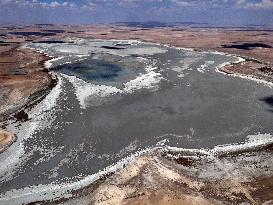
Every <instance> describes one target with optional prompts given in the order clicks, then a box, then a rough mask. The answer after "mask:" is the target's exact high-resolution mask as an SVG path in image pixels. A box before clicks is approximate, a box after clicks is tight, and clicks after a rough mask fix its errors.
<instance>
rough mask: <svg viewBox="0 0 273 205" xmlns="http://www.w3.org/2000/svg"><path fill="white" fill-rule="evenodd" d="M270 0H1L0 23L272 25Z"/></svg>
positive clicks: (272, 13)
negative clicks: (148, 22)
mask: <svg viewBox="0 0 273 205" xmlns="http://www.w3.org/2000/svg"><path fill="white" fill-rule="evenodd" d="M272 19H273V1H272V0H78V1H75V0H2V1H1V2H0V24H68V25H70V24H71V25H75V24H102V23H115V22H146V21H158V22H199V23H208V24H209V25H234V26H243V25H249V24H255V25H272V22H273V21H272Z"/></svg>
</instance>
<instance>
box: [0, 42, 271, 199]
mask: <svg viewBox="0 0 273 205" xmlns="http://www.w3.org/2000/svg"><path fill="white" fill-rule="evenodd" d="M73 42H74V43H62V44H57V43H56V44H54V43H50V44H46V43H35V44H28V45H27V47H30V48H33V49H37V50H40V51H41V52H45V53H47V54H48V55H50V56H54V57H55V58H56V60H55V61H50V62H48V64H47V66H48V67H50V68H51V69H52V70H53V71H52V72H54V73H56V75H58V78H59V83H58V85H57V86H56V87H55V88H54V89H53V90H52V92H51V93H50V94H49V95H48V96H47V97H46V99H44V100H43V101H42V102H41V103H40V104H38V105H36V106H35V107H34V108H32V109H29V110H28V113H29V116H30V120H29V121H27V122H20V123H18V122H12V121H11V122H10V123H9V126H8V129H10V130H12V131H14V132H15V133H16V135H17V136H18V140H17V141H16V142H15V143H14V144H13V145H12V146H11V147H10V148H9V149H8V150H7V151H6V152H5V153H3V154H1V155H0V164H1V166H0V180H1V185H0V194H1V195H0V202H1V204H20V203H23V202H30V201H32V200H39V199H45V198H47V197H48V198H50V197H53V195H52V194H53V193H54V192H57V193H58V192H59V193H62V191H60V190H66V189H70V188H73V187H72V186H75V187H76V188H79V187H81V186H83V185H84V184H85V183H86V181H84V180H85V179H86V178H88V177H89V178H88V180H90V181H92V177H90V176H95V175H94V174H96V173H99V171H101V170H103V169H104V168H106V167H107V166H110V165H113V164H115V163H117V162H118V161H120V160H122V159H124V158H126V157H128V156H130V155H131V154H134V153H136V152H138V151H140V150H143V149H146V148H152V147H155V146H161V145H162V146H164V145H168V146H172V147H179V148H188V149H201V148H213V147H214V146H217V145H224V144H232V143H240V142H244V141H245V140H246V139H247V137H248V136H249V135H258V134H259V133H268V134H271V133H273V127H272V123H271V122H272V119H273V113H272V111H270V110H271V107H270V104H268V103H266V102H265V101H264V100H263V99H265V98H266V97H269V96H271V95H272V89H271V88H270V87H267V86H265V85H263V84H259V83H256V82H254V81H250V80H246V79H241V78H237V77H230V76H227V75H224V74H222V73H218V72H216V71H215V69H216V67H217V66H219V65H221V64H223V63H225V62H235V61H237V60H238V59H237V58H236V57H233V56H226V55H223V54H218V53H206V52H196V51H192V50H183V49H176V48H170V47H166V46H162V45H155V44H149V43H141V42H137V41H129V42H128V41H102V40H93V41H88V40H82V39H78V40H75V39H74V40H73ZM117 45H118V46H119V47H120V46H122V47H123V49H114V48H113V47H115V46H117ZM119 47H118V48H119ZM94 179H95V177H94ZM88 180H87V181H88ZM83 181H84V182H83ZM75 182H78V184H75ZM73 183H74V184H73ZM64 184H67V185H64ZM71 184H73V185H71ZM70 185H71V186H70ZM75 187H74V188H75ZM34 190H35V191H34ZM44 193H46V194H45V195H44ZM11 197H13V198H11Z"/></svg>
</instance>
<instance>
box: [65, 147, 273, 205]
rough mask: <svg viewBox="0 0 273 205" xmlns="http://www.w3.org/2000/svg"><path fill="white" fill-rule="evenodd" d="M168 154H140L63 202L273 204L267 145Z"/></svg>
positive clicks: (106, 204)
mask: <svg viewBox="0 0 273 205" xmlns="http://www.w3.org/2000/svg"><path fill="white" fill-rule="evenodd" d="M172 154H175V153H171V152H169V153H168V154H166V153H165V152H164V153H162V152H160V151H159V152H158V151H156V152H155V153H153V154H152V155H148V154H146V155H144V156H141V157H139V158H138V159H137V160H136V161H134V162H133V163H132V164H130V165H128V166H127V167H126V168H125V169H122V170H120V171H118V172H117V173H115V174H113V175H112V176H111V177H109V178H107V179H106V180H105V181H103V182H102V183H101V184H97V185H96V186H95V187H94V186H90V187H88V188H86V189H84V190H82V191H80V192H79V193H78V195H79V196H77V197H75V198H74V199H69V200H68V201H66V202H62V203H61V204H69V205H70V204H96V205H119V204H120V205H149V204H157V205H163V204H164V205H178V204H179V205H194V204H195V205H196V204H198V205H201V204H202V205H207V204H217V205H218V204H263V205H269V204H273V200H272V198H273V191H272V190H273V177H272V175H270V174H268V173H269V172H267V171H268V170H269V168H268V166H267V165H266V164H267V163H268V160H269V161H272V159H271V158H270V154H272V150H271V149H265V150H262V151H261V150H260V151H254V152H246V153H241V154H238V153H234V154H229V155H226V156H218V157H216V156H205V155H204V156H201V155H195V154H194V155H192V156H186V155H185V156H184V157H183V156H182V157H175V158H173V157H174V155H173V156H172V157H171V158H170V156H171V155H172ZM260 155H264V156H266V157H265V158H263V160H261V163H260V164H259V165H257V163H256V164H255V163H253V160H254V159H255V158H257V157H259V156H260ZM263 163H264V164H263ZM253 164H254V165H253ZM258 167H259V168H258ZM263 170H264V171H263ZM258 172H259V174H258ZM257 174H258V175H259V176H257ZM254 175H256V176H257V177H253V176H254Z"/></svg>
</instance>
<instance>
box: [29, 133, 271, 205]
mask: <svg viewBox="0 0 273 205" xmlns="http://www.w3.org/2000/svg"><path fill="white" fill-rule="evenodd" d="M268 137H269V138H267V135H266V134H264V135H261V136H260V138H259V137H257V139H249V140H246V141H245V142H242V143H238V144H226V145H219V146H215V147H214V148H212V149H183V148H177V147H169V146H163V145H161V146H158V147H154V148H150V149H149V148H147V150H143V151H139V152H136V153H135V154H132V155H131V156H129V157H127V158H125V159H122V160H120V161H119V162H117V163H116V164H114V165H111V166H109V169H108V168H106V169H105V170H104V171H101V172H99V173H97V174H94V175H98V178H97V179H95V180H92V182H87V181H86V179H82V180H81V181H82V182H81V183H83V184H85V185H79V186H82V187H80V188H78V189H77V188H75V189H71V190H70V191H62V192H63V193H64V195H60V196H58V194H57V195H56V196H55V199H44V200H43V201H36V202H35V203H39V204H52V205H53V204H60V203H65V202H69V203H73V200H78V199H79V198H81V197H83V201H84V200H85V197H84V196H89V197H88V198H90V200H91V201H88V202H92V203H94V204H112V205H117V204H127V203H121V201H123V200H124V201H129V202H128V204H131V199H132V200H133V199H135V200H136V199H137V198H141V197H143V196H145V195H147V194H148V193H145V194H136V193H134V194H133V193H123V195H119V194H118V195H117V193H116V191H115V190H112V189H109V190H107V187H109V186H110V187H111V186H115V189H117V187H120V186H122V187H123V189H124V190H126V187H127V186H128V185H130V186H135V187H138V188H136V191H138V190H139V189H144V188H143V186H144V185H143V184H139V183H135V182H134V183H132V182H131V180H135V178H138V177H140V176H142V175H143V174H144V175H145V173H146V172H147V171H149V172H151V174H155V175H157V174H158V172H160V173H159V174H160V176H159V179H158V180H159V181H158V183H159V184H158V185H159V186H160V184H164V183H168V184H169V183H171V184H172V186H175V187H176V188H177V186H180V188H181V186H182V187H183V186H185V183H186V186H188V188H187V189H190V190H191V192H196V191H198V192H199V191H201V192H203V193H206V194H205V197H203V198H202V199H201V198H200V200H201V201H200V203H201V204H206V203H209V204H213V203H212V201H214V200H212V198H210V197H208V195H209V192H207V191H206V190H203V189H201V188H200V189H199V188H198V190H196V189H195V188H196V187H195V186H196V185H198V184H203V185H202V186H204V184H206V183H210V182H206V181H207V180H209V181H212V182H213V181H217V183H222V182H219V181H221V180H226V181H229V180H230V176H229V175H232V173H230V172H229V171H227V170H225V169H223V167H221V165H220V164H222V162H221V161H222V159H225V158H227V159H228V158H229V157H235V156H237V157H238V156H240V155H246V156H247V155H249V154H251V153H257V156H258V157H261V159H263V158H262V156H260V155H259V152H260V151H264V152H268V153H270V154H271V153H272V150H273V138H272V136H271V135H268ZM263 138H264V139H263ZM266 139H268V141H266ZM162 146H163V147H162ZM249 147H251V148H249ZM210 161H213V163H216V166H217V167H218V168H220V170H221V171H220V172H223V173H225V175H228V176H226V177H225V179H222V177H220V176H217V177H216V178H210V177H208V178H207V177H206V176H205V175H204V176H203V177H201V178H200V176H191V174H190V173H191V172H192V171H190V170H194V169H195V166H196V165H197V166H198V165H199V164H200V163H201V164H204V166H205V167H203V168H206V167H209V166H211V165H210V163H211V162H210ZM214 161H215V162H214ZM166 165H167V166H166ZM146 166H148V168H147V167H146ZM150 166H153V169H151V168H150ZM162 166H163V167H162ZM180 166H182V167H180ZM181 168H182V170H180V169H181ZM107 169H108V170H107ZM143 169H144V170H146V171H144V170H143ZM162 169H163V170H162ZM181 171H183V172H184V171H185V173H187V174H186V176H184V174H185V173H184V174H183V172H182V173H181ZM205 172H206V171H205ZM271 173H272V172H271ZM188 174H189V175H188ZM259 174H260V175H261V176H256V177H255V179H259V180H262V179H263V178H264V177H265V176H263V174H261V173H259ZM187 175H188V176H187ZM92 176H93V175H91V176H87V178H89V177H92ZM183 176H184V177H183ZM271 176H272V179H271ZM271 176H267V177H269V178H270V180H273V174H272V175H271ZM142 177H143V176H142ZM219 177H220V178H219ZM146 180H147V179H146ZM181 180H182V181H183V182H182V184H180V183H181ZM163 181H164V183H163ZM179 181H180V182H179ZM190 181H191V182H190ZM201 181H203V182H201ZM78 183H80V181H79V182H75V183H72V184H78ZM177 183H178V184H180V185H177ZM191 183H193V184H192V185H191ZM238 183H239V184H242V186H244V185H243V184H244V183H245V182H243V181H242V182H238ZM248 183H249V182H248ZM251 183H252V182H251ZM72 184H67V185H66V186H68V187H69V186H71V185H72ZM232 184H233V183H231V185H228V186H232ZM63 186H65V185H63ZM101 186H102V187H104V188H103V190H101V189H102V188H101ZM198 186H199V185H198ZM194 187H195V188H194ZM222 188H224V187H222ZM225 188H230V187H225ZM48 189H49V190H51V191H52V190H53V189H54V188H53V187H50V186H49V187H48ZM98 189H99V193H98ZM105 189H106V190H105ZM158 189H162V188H160V187H158ZM167 189H170V190H172V191H171V192H174V191H175V190H173V189H172V188H170V187H169V186H168V188H167ZM210 189H211V190H213V192H216V190H214V188H212V187H211V188H210ZM163 190H164V189H163ZM44 191H45V190H44ZM100 191H103V193H100ZM119 191H122V190H119ZM226 191H227V192H229V191H228V190H226ZM122 192H123V191H122ZM153 192H157V190H153ZM153 192H151V193H153ZM240 192H241V193H242V194H244V195H245V196H244V199H245V200H249V201H251V200H250V199H251V198H252V197H250V198H249V197H248V196H247V193H246V191H245V190H244V189H242V190H241V188H240ZM68 193H69V194H68ZM106 193H107V195H106ZM25 194H26V193H25ZM101 194H103V195H101ZM132 194H133V195H132ZM149 194H150V193H149ZM171 194H173V193H171ZM181 194H182V195H183V196H187V195H188V194H189V193H188V192H187V191H186V190H185V189H182V193H181ZM229 194H232V192H231V193H229ZM96 195H99V196H96ZM189 195H191V196H192V197H193V198H195V194H193V193H192V194H189ZM227 195H228V194H227ZM106 196H109V197H106ZM232 196H233V195H232ZM232 196H230V197H231V198H229V199H228V201H229V202H232V201H233V202H243V201H241V198H238V197H235V195H234V196H233V197H235V198H237V199H236V200H234V199H232ZM43 197H45V195H44V194H43ZM116 197H121V198H120V201H119V203H116V201H115V200H116ZM158 197H159V196H158ZM206 197H208V198H206ZM218 197H219V196H218ZM222 197H223V196H222ZM113 198H114V201H113ZM186 198H187V197H186ZM220 198H221V197H220ZM223 199H224V198H222V200H223ZM153 200H155V199H153ZM184 200H185V198H184V199H183V200H182V201H181V198H178V201H179V204H181V203H182V202H184ZM195 200H199V197H197V198H196V199H195ZM211 200H212V201H211ZM218 200H219V199H217V200H216V201H218ZM144 201H146V199H144ZM95 202H96V203H95ZM205 202H206V203H205ZM221 202H222V201H221ZM226 202H227V201H226ZM143 203H144V202H143ZM218 203H220V201H218ZM30 204H32V203H30ZM140 204H142V203H140ZM170 204H172V203H170ZM182 204H184V203H182ZM185 204H191V203H190V202H188V203H185ZM198 204H199V203H198ZM216 204H217V203H216Z"/></svg>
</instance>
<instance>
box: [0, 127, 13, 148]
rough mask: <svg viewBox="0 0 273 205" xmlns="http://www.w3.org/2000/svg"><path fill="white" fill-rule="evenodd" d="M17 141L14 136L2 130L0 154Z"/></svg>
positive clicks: (0, 133)
mask: <svg viewBox="0 0 273 205" xmlns="http://www.w3.org/2000/svg"><path fill="white" fill-rule="evenodd" d="M14 140H15V136H14V134H12V133H11V132H8V131H6V130H0V153H1V152H2V151H4V149H5V148H6V147H7V146H8V145H10V144H11V143H12V142H13V141H14Z"/></svg>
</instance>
